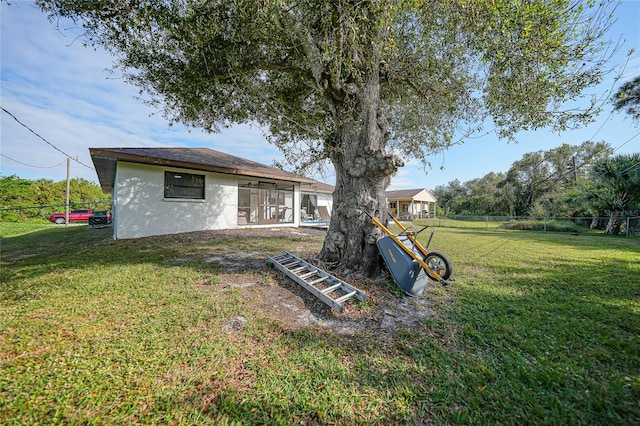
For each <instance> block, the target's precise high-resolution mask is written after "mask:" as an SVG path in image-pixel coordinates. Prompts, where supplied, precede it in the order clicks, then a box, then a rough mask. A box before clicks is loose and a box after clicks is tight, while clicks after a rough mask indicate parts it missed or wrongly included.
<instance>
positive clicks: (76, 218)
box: [49, 209, 111, 225]
mask: <svg viewBox="0 0 640 426" xmlns="http://www.w3.org/2000/svg"><path fill="white" fill-rule="evenodd" d="M93 214H94V213H93V210H91V209H88V210H87V209H85V210H71V211H70V212H69V222H89V218H90V217H91V216H93ZM110 216H111V215H110V214H109V213H107V220H109V219H111V217H110ZM49 220H50V221H51V222H53V223H57V224H58V225H63V224H64V223H65V222H66V216H65V214H64V213H54V214H52V215H51V217H50V218H49Z"/></svg>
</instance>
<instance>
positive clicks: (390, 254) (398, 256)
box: [377, 236, 429, 296]
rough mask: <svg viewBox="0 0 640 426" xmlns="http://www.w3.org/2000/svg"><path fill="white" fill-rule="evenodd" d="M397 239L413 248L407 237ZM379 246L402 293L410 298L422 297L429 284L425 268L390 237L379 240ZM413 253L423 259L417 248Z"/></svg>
mask: <svg viewBox="0 0 640 426" xmlns="http://www.w3.org/2000/svg"><path fill="white" fill-rule="evenodd" d="M397 238H398V239H399V240H400V242H402V243H405V242H406V243H407V244H406V246H407V247H412V244H411V242H410V241H409V239H408V238H407V237H404V236H399V237H397ZM377 245H378V250H380V254H381V255H382V258H383V259H384V262H385V264H386V265H387V268H388V269H389V272H391V276H392V277H393V280H394V281H395V282H396V284H397V285H398V286H399V287H400V288H401V289H402V291H404V292H405V293H406V294H408V295H409V296H422V295H423V294H424V291H425V290H426V288H427V283H428V282H429V276H428V275H427V272H426V271H425V270H424V268H422V266H421V265H420V264H419V263H418V262H417V261H416V260H415V259H413V258H412V257H411V256H410V255H409V254H408V253H407V252H406V251H405V250H404V249H403V248H402V247H400V246H399V245H398V243H396V242H395V241H394V240H393V239H392V238H391V237H389V236H386V237H382V238H380V239H378V241H377ZM413 252H414V253H415V254H416V255H418V257H420V258H422V257H423V255H422V253H421V252H420V251H418V249H417V248H415V247H414V248H413Z"/></svg>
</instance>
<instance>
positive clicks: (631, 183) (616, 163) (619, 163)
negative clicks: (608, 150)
mask: <svg viewBox="0 0 640 426" xmlns="http://www.w3.org/2000/svg"><path fill="white" fill-rule="evenodd" d="M591 177H592V179H593V181H594V183H595V184H596V193H597V194H598V195H597V198H598V200H597V202H596V203H595V204H597V205H598V206H599V207H600V210H601V211H604V212H605V213H607V214H609V223H608V224H607V227H606V229H605V233H607V234H618V233H620V228H621V226H622V220H621V216H627V215H632V214H634V213H638V209H639V206H640V153H634V154H621V155H618V156H616V157H613V158H608V159H606V160H603V161H600V162H598V163H596V164H595V165H594V166H593V169H592V172H591ZM593 201H596V200H593Z"/></svg>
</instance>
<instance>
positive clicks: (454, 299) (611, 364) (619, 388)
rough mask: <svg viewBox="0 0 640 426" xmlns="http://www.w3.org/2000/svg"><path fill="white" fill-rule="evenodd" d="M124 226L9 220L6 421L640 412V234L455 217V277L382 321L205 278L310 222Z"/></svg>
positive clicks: (1, 286) (446, 241)
mask: <svg viewBox="0 0 640 426" xmlns="http://www.w3.org/2000/svg"><path fill="white" fill-rule="evenodd" d="M110 232H111V230H110V229H90V228H88V227H86V226H75V227H68V228H64V227H52V226H46V227H44V228H40V229H37V228H36V229H27V230H25V228H24V227H23V226H19V225H13V224H1V225H0V235H1V236H2V240H1V245H0V250H1V253H0V256H1V265H0V266H1V270H0V401H2V403H1V404H0V420H1V423H3V424H42V423H54V424H55V423H64V424H69V423H71V424H77V423H83V424H84V423H89V424H93V423H95V424H123V423H142V424H291V423H302V422H306V423H307V424H327V423H329V424H331V423H338V424H353V423H374V424H379V423H394V422H395V423H408V424H535V425H539V424H553V425H556V424H589V425H593V424H616V425H618V424H630V425H631V424H640V402H639V401H640V240H639V239H638V238H637V237H636V238H617V237H605V236H591V235H587V236H584V235H580V236H574V235H562V234H550V233H547V234H543V233H536V232H525V231H508V230H500V231H492V230H491V229H489V230H488V231H487V230H474V229H465V228H455V229H449V228H437V229H436V234H435V237H434V239H433V242H432V249H435V250H438V251H441V252H443V253H445V254H446V255H447V256H448V257H449V258H450V260H451V261H452V263H453V269H454V276H455V278H456V282H455V283H454V285H452V286H451V287H449V288H446V289H443V288H439V287H437V286H435V285H434V286H433V287H432V288H430V289H429V291H428V292H427V294H426V295H425V296H424V297H426V298H428V299H429V300H431V302H432V308H433V310H434V311H435V315H434V316H432V317H430V318H429V319H427V320H425V321H424V322H423V324H422V325H421V326H420V327H419V328H414V329H404V330H403V329H398V330H395V334H394V335H393V337H390V338H384V339H383V338H381V337H380V336H377V335H375V334H371V333H364V332H363V333H356V334H354V335H340V334H336V333H331V332H329V331H327V330H319V329H311V328H291V327H286V326H285V325H283V324H282V323H280V322H278V321H274V320H270V319H268V318H266V317H264V315H263V314H261V313H260V311H255V310H252V309H251V306H252V305H251V300H248V299H246V298H244V297H241V293H240V292H239V291H236V290H234V289H230V290H229V291H225V292H215V293H214V292H211V291H206V290H203V288H202V285H201V283H203V282H208V283H216V282H217V281H216V280H217V279H218V277H219V276H220V274H222V273H223V272H224V265H222V264H220V263H218V262H216V261H211V260H210V257H211V254H212V253H217V254H219V253H222V252H224V251H225V250H226V251H230V250H236V252H237V250H239V249H242V250H245V251H246V252H251V253H253V254H254V255H255V254H256V253H257V255H261V253H264V257H265V258H266V256H267V255H269V254H274V253H278V252H279V251H281V250H286V249H288V247H290V246H292V245H297V244H300V241H298V240H296V241H288V240H283V239H269V238H265V239H255V238H247V239H244V240H238V239H234V240H225V239H218V240H212V241H205V242H199V241H191V240H189V239H177V238H174V237H171V236H167V237H156V238H148V239H139V240H124V241H113V240H112V239H111V238H110ZM421 235H422V234H421ZM307 243H309V244H310V245H311V247H317V250H318V251H319V250H320V248H321V245H322V240H321V239H315V240H312V241H309V242H307ZM247 273H251V274H254V275H257V276H259V277H260V279H262V280H264V281H265V283H268V282H270V280H272V278H270V277H272V276H273V275H275V274H276V272H275V271H273V270H270V269H269V268H267V266H266V264H265V267H264V269H262V270H257V271H248V272H247ZM387 293H388V297H393V298H398V299H401V298H403V297H405V296H401V295H399V294H398V292H396V291H393V290H391V289H390V290H388V291H387ZM356 309H358V308H356ZM361 309H376V306H375V304H373V305H371V304H370V303H369V304H363V306H362V307H361ZM239 315H242V316H244V317H245V318H247V323H246V325H245V327H244V328H243V329H242V330H241V331H240V332H237V333H229V332H226V331H223V326H224V324H225V323H226V322H227V321H228V319H229V318H231V317H233V316H239Z"/></svg>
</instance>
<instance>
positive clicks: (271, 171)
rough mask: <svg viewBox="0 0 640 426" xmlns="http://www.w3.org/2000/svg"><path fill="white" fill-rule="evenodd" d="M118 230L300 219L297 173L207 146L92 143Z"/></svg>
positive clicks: (133, 232) (143, 232) (125, 233)
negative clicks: (107, 145) (138, 145)
mask: <svg viewBox="0 0 640 426" xmlns="http://www.w3.org/2000/svg"><path fill="white" fill-rule="evenodd" d="M89 152H90V154H91V159H92V160H93V164H94V165H95V168H96V171H97V173H98V179H99V181H100V185H101V187H102V190H103V191H104V192H105V193H110V194H111V199H112V218H113V219H112V221H113V238H114V239H122V238H139V237H145V236H150V235H163V234H175V233H181V232H192V231H202V230H213V229H234V228H243V227H251V226H266V227H268V226H292V227H295V226H299V225H300V219H301V217H302V215H301V190H300V186H301V185H303V184H304V185H312V184H317V183H318V182H317V181H315V180H314V179H309V178H306V177H302V176H298V175H295V174H292V173H288V172H285V171H282V170H280V169H277V168H275V167H269V166H266V165H264V164H260V163H257V162H254V161H251V160H246V159H244V158H240V157H235V156H233V155H229V154H226V153H223V152H220V151H215V150H212V149H208V148H90V149H89Z"/></svg>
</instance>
